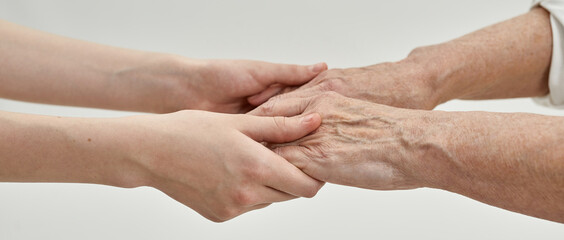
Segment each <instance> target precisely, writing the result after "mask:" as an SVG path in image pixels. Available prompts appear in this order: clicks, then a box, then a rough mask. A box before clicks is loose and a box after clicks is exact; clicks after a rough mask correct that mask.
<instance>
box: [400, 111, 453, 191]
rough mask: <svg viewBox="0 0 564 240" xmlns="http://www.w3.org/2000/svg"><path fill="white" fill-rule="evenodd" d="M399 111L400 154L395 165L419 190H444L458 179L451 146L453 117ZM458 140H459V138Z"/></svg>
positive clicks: (440, 112) (451, 115)
mask: <svg viewBox="0 0 564 240" xmlns="http://www.w3.org/2000/svg"><path fill="white" fill-rule="evenodd" d="M398 110H401V111H402V113H401V114H400V115H401V119H403V121H402V122H401V124H400V126H399V129H400V130H397V131H400V132H401V134H400V136H401V144H400V145H401V150H399V151H397V152H398V153H399V155H398V156H399V157H398V158H396V160H395V161H394V165H396V166H398V168H399V169H401V172H403V173H404V174H406V175H408V176H409V177H410V178H411V179H413V182H415V183H416V185H417V186H419V187H430V188H438V189H444V188H445V186H447V185H448V184H449V183H450V182H451V181H452V179H453V178H452V176H456V175H457V171H458V170H457V168H456V165H455V164H454V161H453V159H452V158H453V156H454V155H453V152H452V146H451V142H452V141H453V139H454V138H453V136H452V134H451V133H453V132H455V131H454V129H452V128H453V127H456V126H457V124H459V123H458V122H457V121H460V119H456V118H455V115H456V113H452V112H443V111H425V110H405V109H398ZM459 137H460V136H459Z"/></svg>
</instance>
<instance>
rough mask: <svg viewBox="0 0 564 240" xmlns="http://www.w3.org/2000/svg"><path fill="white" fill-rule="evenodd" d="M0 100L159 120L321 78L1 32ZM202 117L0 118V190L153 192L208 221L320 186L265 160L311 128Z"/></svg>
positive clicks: (244, 107)
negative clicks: (11, 186)
mask: <svg viewBox="0 0 564 240" xmlns="http://www.w3.org/2000/svg"><path fill="white" fill-rule="evenodd" d="M0 35H2V38H0V66H2V68H1V70H0V86H1V87H0V97H4V98H11V99H16V100H24V101H33V102H40V103H50V104H62V105H74V106H85V107H98V108H107V109H117V110H132V111H140V112H154V113H167V112H175V111H178V110H182V109H200V110H208V111H217V112H224V113H241V112H246V111H248V110H250V109H252V108H253V107H254V106H256V105H258V104H260V103H262V102H264V101H266V100H267V99H268V98H269V97H271V96H273V95H275V94H277V93H278V92H279V91H281V90H282V89H283V88H284V87H287V86H292V85H301V84H303V83H305V82H307V81H309V80H311V79H312V78H313V77H315V76H316V75H317V74H318V73H319V72H321V71H323V70H325V69H326V68H327V66H326V64H325V63H319V64H315V65H311V66H298V65H284V64H273V63H266V62H258V61H246V60H195V59H188V58H184V57H181V56H174V55H170V54H161V53H149V52H143V51H136V50H129V49H122V48H115V47H110V46H104V45H100V44H95V43H89V42H85V41H80V40H74V39H69V38H65V37H61V36H56V35H52V34H49V33H44V32H40V31H36V30H32V29H28V28H25V27H22V26H18V25H15V24H12V23H8V22H4V21H0ZM320 121H321V120H320V118H319V115H312V116H310V117H309V118H307V120H302V119H301V118H291V119H290V118H288V119H286V118H273V117H254V116H248V115H226V114H218V113H210V112H203V111H195V110H191V111H179V112H175V113H171V114H163V115H149V116H137V117H128V118H116V119H80V118H62V117H48V116H35V115H26V114H16V113H8V112H0V123H1V124H0V181H3V182H80V183H95V184H106V185H111V186H117V187H138V186H151V187H155V188H157V189H159V190H161V191H163V192H164V193H166V194H168V195H169V196H171V197H172V198H174V199H176V200H178V201H179V202H181V203H183V204H185V205H187V206H189V207H190V208H192V209H194V210H196V211H197V212H199V213H200V214H202V215H203V216H205V217H206V218H208V219H210V220H213V221H218V222H220V221H225V220H228V219H231V218H233V217H235V216H237V215H240V214H242V213H244V212H247V211H250V210H253V209H258V208H262V207H265V206H267V205H268V204H270V203H273V202H280V201H285V200H289V199H292V198H295V197H312V196H313V195H315V194H316V192H317V191H318V190H319V188H320V187H321V185H322V183H321V182H319V181H317V180H315V179H312V178H311V177H309V176H307V175H305V174H304V173H303V172H301V171H299V170H298V169H297V168H296V167H295V166H293V165H292V164H290V163H288V162H287V161H286V160H284V159H283V158H281V157H279V156H278V155H276V154H274V153H273V152H272V151H270V150H269V149H267V148H265V147H264V145H263V144H261V142H285V141H293V140H296V139H298V138H300V137H302V136H305V135H306V134H308V133H309V132H311V131H312V130H314V129H316V128H317V127H318V126H319V124H320Z"/></svg>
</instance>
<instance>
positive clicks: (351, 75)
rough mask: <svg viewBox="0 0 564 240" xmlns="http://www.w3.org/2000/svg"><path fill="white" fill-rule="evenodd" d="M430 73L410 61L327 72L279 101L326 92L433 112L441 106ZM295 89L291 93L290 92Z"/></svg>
mask: <svg viewBox="0 0 564 240" xmlns="http://www.w3.org/2000/svg"><path fill="white" fill-rule="evenodd" d="M432 77H433V76H432V74H431V73H430V71H427V69H423V65H421V64H414V63H412V62H411V60H403V61H400V62H393V63H392V62H390V63H380V64H376V65H372V66H367V67H360V68H347V69H330V70H327V71H325V72H322V73H320V74H319V75H318V76H317V77H315V78H314V79H313V80H311V81H310V82H308V83H306V84H304V85H303V86H301V87H299V88H297V89H295V88H287V89H286V90H285V92H288V93H286V94H283V95H281V96H280V98H282V99H287V98H296V97H309V96H315V95H318V94H321V93H323V92H327V91H334V92H337V93H339V94H341V95H343V96H346V97H350V98H355V99H361V100H366V101H369V102H373V103H379V104H384V105H389V106H394V107H402V108H412V109H433V108H434V107H435V106H436V105H438V104H439V103H440V99H437V98H436V97H435V95H434V90H433V86H432V85H431V84H430V83H431V81H430V80H429V79H430V78H432ZM291 90H294V91H293V92H290V91H291Z"/></svg>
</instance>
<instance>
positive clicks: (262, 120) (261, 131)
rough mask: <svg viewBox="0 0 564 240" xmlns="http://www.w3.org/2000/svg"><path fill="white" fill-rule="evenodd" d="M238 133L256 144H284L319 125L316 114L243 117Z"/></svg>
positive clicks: (239, 122)
mask: <svg viewBox="0 0 564 240" xmlns="http://www.w3.org/2000/svg"><path fill="white" fill-rule="evenodd" d="M244 116H246V118H247V119H243V121H238V124H239V126H238V127H237V128H238V129H239V131H241V132H242V133H243V134H245V135H247V136H248V137H250V138H252V139H254V140H255V141H257V142H271V143H284V142H291V141H294V140H297V139H300V138H302V137H303V136H305V135H307V134H309V133H310V132H312V131H313V130H315V129H317V128H318V127H319V125H321V116H320V115H319V114H318V113H312V114H308V115H306V116H295V117H257V116H250V115H244Z"/></svg>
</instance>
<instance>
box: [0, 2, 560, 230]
mask: <svg viewBox="0 0 564 240" xmlns="http://www.w3.org/2000/svg"><path fill="white" fill-rule="evenodd" d="M529 4H530V1H529V0H497V1H491V0H472V1H470V0H466V1H462V0H443V1H440V0H426V1H420V0H419V1H417V0H395V1H312V0H305V1H304V0H299V1H298V0H285V1H258V0H256V1H251V0H244V1H132V0H131V1H109V0H104V1H100V0H98V1H70V0H69V1H60V0H59V1H39V0H37V1H29V0H25V1H22V0H19V1H8V0H0V18H1V19H5V20H8V21H12V22H15V23H19V24H22V25H25V26H29V27H32V28H36V29H40V30H44V31H48V32H52V33H56V34H60V35H65V36H69V37H73V38H78V39H84V40H89V41H93V42H99V43H104V44H109V45H114V46H121V47H127V48H134V49H141V50H149V51H160V52H169V53H176V54H180V55H184V56H188V57H194V58H236V59H238V58H242V59H258V60H266V61H274V62H285V63H302V64H309V63H314V62H318V61H326V62H327V63H328V64H329V66H330V67H338V68H344V67H354V66H365V65H370V64H374V63H378V62H383V61H395V60H399V59H401V58H403V57H404V56H406V55H407V54H408V53H409V51H410V50H411V49H413V48H414V47H417V46H421V45H428V44H434V43H439V42H443V41H446V40H449V39H452V38H455V37H458V36H460V35H462V34H465V33H468V32H470V31H474V30H477V29H479V28H481V27H484V26H487V25H489V24H492V23H495V22H498V21H501V20H504V19H507V18H510V17H513V16H516V15H519V14H522V13H524V12H526V11H527V10H528V8H529ZM0 37H1V36H0ZM0 68H1V67H0ZM382 91H386V89H382ZM438 109H440V110H448V111H454V110H456V111H468V110H480V111H500V112H517V111H518V112H533V113H541V114H550V115H560V116H562V115H564V111H558V110H553V109H548V108H544V107H540V106H537V105H535V104H533V103H532V101H531V100H530V99H514V100H498V101H477V102H475V101H453V102H450V103H447V104H444V105H441V106H439V107H438ZM0 110H3V111H14V112H24V113H36V114H47V115H60V116H78V117H119V116H127V115H132V114H137V113H128V112H117V111H106V110H95V109H86V108H74V107H59V106H49V105H40V104H29V103H21V102H15V101H9V100H1V99H0ZM563 237H564V225H561V224H556V223H553V222H549V221H544V220H540V219H535V218H532V217H527V216H523V215H520V214H516V213H512V212H508V211H505V210H502V209H498V208H495V207H491V206H488V205H485V204H482V203H479V202H477V201H474V200H471V199H468V198H466V197H463V196H459V195H456V194H453V193H449V192H445V191H440V190H433V189H417V190H409V191H369V190H363V189H357V188H348V187H341V186H336V185H331V184H328V185H326V186H325V187H324V189H322V190H321V191H320V192H319V194H318V195H317V196H316V197H315V198H313V199H298V200H294V201H290V202H284V203H279V204H275V205H273V206H271V207H269V208H266V209H263V210H259V211H254V212H251V213H247V214H245V215H243V216H240V217H239V218H236V219H234V220H232V221H229V222H226V223H222V224H216V223H212V222H209V221H207V220H206V219H204V218H203V217H201V216H199V215H198V214H196V213H195V212H194V211H192V210H191V209H189V208H187V207H185V206H183V205H181V204H179V203H177V202H175V201H174V200H172V199H170V198H168V197H166V196H165V195H164V194H162V193H160V192H159V191H157V190H154V189H151V188H137V189H119V188H112V187H106V186H97V185H87V184H18V183H0V239H2V240H3V239H311V238H313V239H563Z"/></svg>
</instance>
